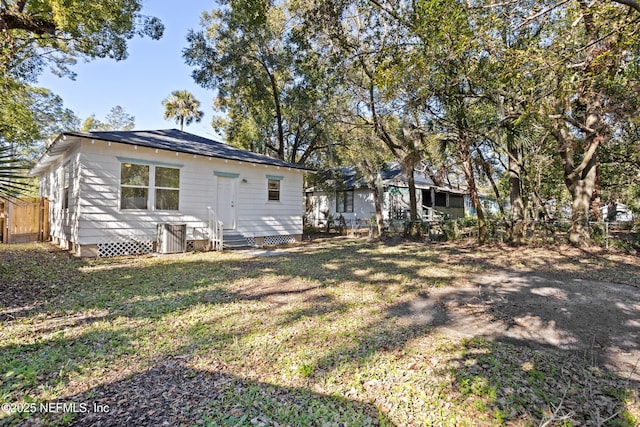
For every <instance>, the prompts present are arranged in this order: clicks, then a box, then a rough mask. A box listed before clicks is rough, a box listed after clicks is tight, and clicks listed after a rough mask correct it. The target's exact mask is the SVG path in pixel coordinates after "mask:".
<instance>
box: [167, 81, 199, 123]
mask: <svg viewBox="0 0 640 427" xmlns="http://www.w3.org/2000/svg"><path fill="white" fill-rule="evenodd" d="M162 105H164V107H165V111H164V118H165V119H166V120H171V119H175V121H176V123H179V124H180V130H183V128H184V125H185V123H186V124H187V125H189V124H191V123H192V122H193V121H194V120H195V121H196V122H199V121H200V120H202V116H203V115H204V113H203V112H202V111H200V110H198V108H200V101H198V100H197V99H195V98H194V97H193V94H192V93H191V92H189V91H186V90H175V91H173V92H171V95H169V97H168V98H167V99H165V100H164V101H162Z"/></svg>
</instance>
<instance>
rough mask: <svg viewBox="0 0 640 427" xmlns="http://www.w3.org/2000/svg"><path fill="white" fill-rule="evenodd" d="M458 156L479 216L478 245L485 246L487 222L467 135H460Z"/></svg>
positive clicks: (472, 203) (472, 202) (472, 201)
mask: <svg viewBox="0 0 640 427" xmlns="http://www.w3.org/2000/svg"><path fill="white" fill-rule="evenodd" d="M458 156H459V158H460V161H461V163H462V171H463V173H464V177H465V180H466V181H467V188H468V191H469V197H470V198H471V205H472V206H473V208H474V209H475V210H476V215H477V216H478V243H480V244H484V243H486V242H487V237H488V230H487V222H486V220H485V218H484V211H483V210H482V203H481V202H480V195H479V194H478V187H477V186H476V179H475V175H474V173H473V160H472V158H471V153H470V151H469V141H468V140H467V137H466V135H460V146H459V148H458Z"/></svg>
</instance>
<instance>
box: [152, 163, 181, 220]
mask: <svg viewBox="0 0 640 427" xmlns="http://www.w3.org/2000/svg"><path fill="white" fill-rule="evenodd" d="M155 178H156V210H160V211H177V210H178V207H179V201H180V169H174V168H163V167H160V166H156V173H155Z"/></svg>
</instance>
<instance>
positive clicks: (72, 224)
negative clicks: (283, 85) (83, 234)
mask: <svg viewBox="0 0 640 427" xmlns="http://www.w3.org/2000/svg"><path fill="white" fill-rule="evenodd" d="M78 150H79V146H77V147H74V148H72V149H70V150H69V152H68V153H67V154H66V155H65V156H64V158H62V159H61V160H60V161H59V162H57V163H55V164H54V165H52V166H51V167H50V169H49V172H48V173H47V174H46V175H45V176H44V177H43V178H42V179H41V183H40V192H41V195H42V196H43V197H47V198H48V199H49V227H50V233H51V237H52V238H54V239H56V240H58V241H60V242H61V243H65V242H71V243H77V241H78V218H79V205H78V198H79V188H80V187H79V181H80V179H81V178H80V170H79V161H78V159H79V156H80V155H79V151H78ZM65 165H66V166H68V167H69V179H70V181H69V206H68V208H67V209H64V208H63V206H64V205H63V203H64V200H63V195H64V192H63V190H64V189H63V185H64V167H65Z"/></svg>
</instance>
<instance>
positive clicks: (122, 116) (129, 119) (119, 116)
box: [80, 105, 136, 132]
mask: <svg viewBox="0 0 640 427" xmlns="http://www.w3.org/2000/svg"><path fill="white" fill-rule="evenodd" d="M135 119H136V118H135V117H134V116H132V115H131V114H128V113H127V112H126V111H125V109H124V108H122V107H121V106H119V105H116V106H115V107H113V108H112V109H111V110H110V111H109V113H108V114H107V115H106V117H105V121H104V122H102V121H100V120H98V119H96V115H95V114H92V115H90V116H89V117H87V118H86V119H85V120H84V122H82V126H80V131H81V132H91V131H114V130H132V129H133V128H134V127H135Z"/></svg>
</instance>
